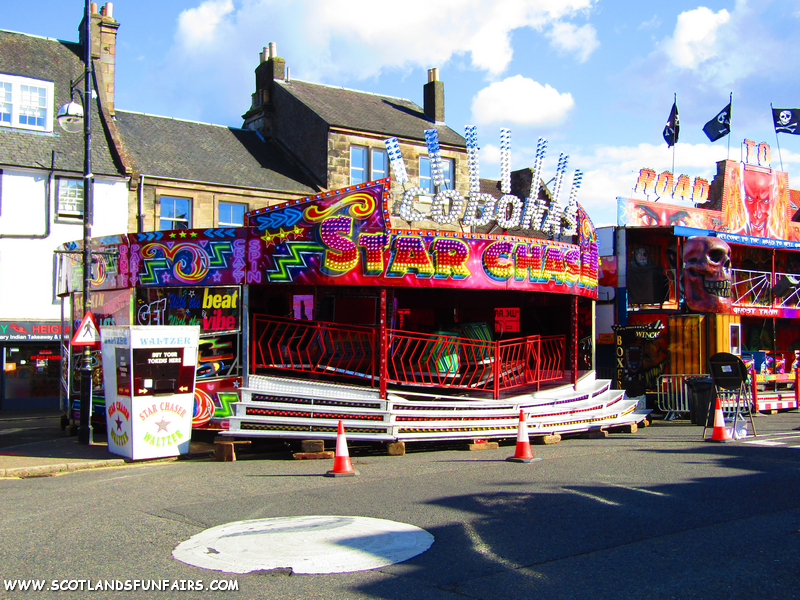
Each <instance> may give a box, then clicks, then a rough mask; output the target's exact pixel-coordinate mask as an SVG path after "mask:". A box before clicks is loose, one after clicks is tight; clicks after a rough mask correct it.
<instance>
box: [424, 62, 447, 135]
mask: <svg viewBox="0 0 800 600" xmlns="http://www.w3.org/2000/svg"><path fill="white" fill-rule="evenodd" d="M423 111H424V112H425V116H426V117H428V118H429V119H430V120H431V121H433V122H434V123H444V83H443V82H441V81H439V69H437V68H433V69H428V83H426V84H425V85H424V86H423Z"/></svg>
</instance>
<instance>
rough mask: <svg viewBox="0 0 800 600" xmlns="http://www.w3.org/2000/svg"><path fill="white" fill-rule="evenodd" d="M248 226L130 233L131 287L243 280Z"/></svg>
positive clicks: (209, 283) (237, 281) (228, 282)
mask: <svg viewBox="0 0 800 600" xmlns="http://www.w3.org/2000/svg"><path fill="white" fill-rule="evenodd" d="M246 238H247V229H246V228H242V227H237V228H223V229H202V230H200V229H185V230H180V231H155V232H150V233H139V234H132V235H131V236H130V243H131V246H130V273H131V275H130V281H131V284H132V285H134V286H142V287H146V286H163V285H231V284H242V283H245V271H246V269H245V260H246V258H247V257H246V252H247V249H246V248H247V239H246Z"/></svg>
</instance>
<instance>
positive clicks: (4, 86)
mask: <svg viewBox="0 0 800 600" xmlns="http://www.w3.org/2000/svg"><path fill="white" fill-rule="evenodd" d="M0 126H2V127H12V128H15V129H31V130H34V131H53V82H52V81H41V80H38V79H30V78H28V77H17V76H16V75H2V74H0Z"/></svg>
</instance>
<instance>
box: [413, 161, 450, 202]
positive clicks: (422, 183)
mask: <svg viewBox="0 0 800 600" xmlns="http://www.w3.org/2000/svg"><path fill="white" fill-rule="evenodd" d="M442 171H443V172H444V182H445V185H444V188H443V189H449V190H452V189H453V159H452V158H443V159H442ZM419 187H421V188H422V189H423V190H425V191H426V192H428V193H429V194H435V193H436V190H434V189H433V187H434V186H433V178H432V177H431V159H430V158H428V157H427V156H420V157H419Z"/></svg>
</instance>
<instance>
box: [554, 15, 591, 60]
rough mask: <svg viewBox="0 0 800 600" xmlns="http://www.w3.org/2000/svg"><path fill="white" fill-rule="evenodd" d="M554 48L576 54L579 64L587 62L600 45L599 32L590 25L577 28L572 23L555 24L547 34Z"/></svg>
mask: <svg viewBox="0 0 800 600" xmlns="http://www.w3.org/2000/svg"><path fill="white" fill-rule="evenodd" d="M547 37H548V38H550V42H551V43H552V44H553V46H554V47H555V48H556V49H557V50H560V51H562V52H567V53H574V54H575V55H576V57H577V59H578V62H581V63H583V62H586V60H587V59H588V58H589V55H590V54H591V53H592V52H594V51H595V50H596V49H597V47H598V46H599V45H600V42H598V41H597V30H595V28H594V27H592V26H591V25H589V24H586V25H584V26H583V27H577V26H576V25H574V24H572V23H563V22H557V23H554V24H553V26H552V27H551V29H550V31H549V32H548V33H547Z"/></svg>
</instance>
